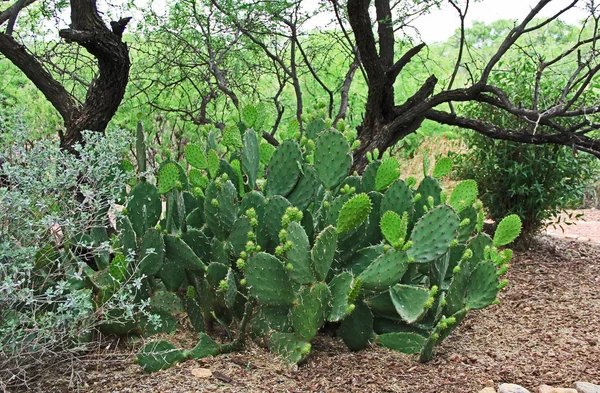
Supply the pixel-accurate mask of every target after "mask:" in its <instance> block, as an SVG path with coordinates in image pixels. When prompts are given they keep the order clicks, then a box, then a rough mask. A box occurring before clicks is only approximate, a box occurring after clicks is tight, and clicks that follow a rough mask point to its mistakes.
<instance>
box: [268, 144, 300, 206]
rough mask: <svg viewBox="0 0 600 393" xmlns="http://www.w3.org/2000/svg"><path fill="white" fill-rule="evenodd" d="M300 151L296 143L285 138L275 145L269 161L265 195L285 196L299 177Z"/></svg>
mask: <svg viewBox="0 0 600 393" xmlns="http://www.w3.org/2000/svg"><path fill="white" fill-rule="evenodd" d="M302 161H303V160H302V152H301V151H300V146H298V143H297V142H295V141H292V140H286V141H284V142H283V143H282V144H280V145H279V146H278V147H277V150H275V153H274V154H273V157H271V161H269V175H268V177H267V185H266V190H265V191H266V195H267V196H273V195H281V196H284V197H285V196H287V195H288V194H289V193H290V192H291V191H292V190H293V189H294V186H295V185H296V183H297V182H298V179H299V178H300V170H301V168H302Z"/></svg>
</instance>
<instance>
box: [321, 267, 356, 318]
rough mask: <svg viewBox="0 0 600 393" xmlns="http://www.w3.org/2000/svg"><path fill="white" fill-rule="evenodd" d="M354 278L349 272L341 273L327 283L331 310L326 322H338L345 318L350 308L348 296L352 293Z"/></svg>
mask: <svg viewBox="0 0 600 393" xmlns="http://www.w3.org/2000/svg"><path fill="white" fill-rule="evenodd" d="M353 283H354V276H352V273H350V272H343V273H340V274H338V275H337V276H335V277H333V279H332V280H331V282H330V283H329V291H330V292H331V309H330V310H329V315H328V316H327V320H328V321H330V322H339V321H341V320H342V319H344V318H345V317H346V314H347V313H348V311H349V309H348V307H349V306H350V303H349V302H348V295H350V292H351V291H352V285H353Z"/></svg>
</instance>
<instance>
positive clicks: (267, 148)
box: [258, 143, 275, 165]
mask: <svg viewBox="0 0 600 393" xmlns="http://www.w3.org/2000/svg"><path fill="white" fill-rule="evenodd" d="M258 151H259V156H260V163H261V164H263V165H268V164H269V161H271V158H272V157H273V154H274V153H275V147H273V145H270V144H268V143H261V144H260V146H259V147H258Z"/></svg>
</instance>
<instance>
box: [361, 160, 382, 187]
mask: <svg viewBox="0 0 600 393" xmlns="http://www.w3.org/2000/svg"><path fill="white" fill-rule="evenodd" d="M380 166H381V161H373V162H371V163H370V164H369V166H367V168H366V169H365V171H364V172H363V175H362V190H363V192H370V191H375V182H376V180H377V172H378V171H379V167H380Z"/></svg>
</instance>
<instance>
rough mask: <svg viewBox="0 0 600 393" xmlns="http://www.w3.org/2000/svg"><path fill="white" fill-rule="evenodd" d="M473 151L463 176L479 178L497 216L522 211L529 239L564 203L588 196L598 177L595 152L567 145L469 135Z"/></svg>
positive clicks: (462, 162)
mask: <svg viewBox="0 0 600 393" xmlns="http://www.w3.org/2000/svg"><path fill="white" fill-rule="evenodd" d="M466 140H467V141H468V143H469V149H470V150H469V152H468V153H465V154H462V155H461V156H460V159H459V160H457V161H458V165H457V168H458V170H457V174H458V177H459V178H466V179H474V180H476V181H477V184H478V185H479V187H480V190H481V200H482V201H483V203H484V204H485V206H486V208H487V210H488V212H489V215H490V216H491V218H492V219H494V220H495V221H498V220H500V219H501V218H502V217H504V216H506V215H508V214H516V215H518V216H519V217H520V218H521V220H522V221H523V232H522V238H521V240H522V241H523V242H524V244H527V243H528V242H529V241H530V240H531V239H532V237H533V236H534V235H536V234H537V233H538V232H539V231H540V230H541V229H543V228H544V227H545V225H546V224H547V223H548V222H549V221H552V220H556V219H557V217H558V215H559V214H560V213H561V212H562V211H563V208H564V207H567V206H569V204H572V203H573V201H580V200H582V199H583V197H584V195H585V192H586V190H587V188H588V186H589V185H590V184H592V183H593V181H594V179H595V178H596V177H597V162H596V159H595V158H594V157H591V156H588V155H585V154H581V155H579V156H576V155H574V154H573V151H572V149H569V148H567V147H564V146H555V145H542V146H532V145H524V144H519V143H515V142H508V141H500V140H492V139H489V138H486V137H484V136H481V135H478V134H468V136H467V138H466Z"/></svg>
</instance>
